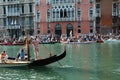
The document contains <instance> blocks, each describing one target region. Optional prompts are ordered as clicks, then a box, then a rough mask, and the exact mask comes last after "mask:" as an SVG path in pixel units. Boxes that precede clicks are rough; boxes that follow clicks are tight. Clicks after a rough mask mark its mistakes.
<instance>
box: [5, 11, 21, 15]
mask: <svg viewBox="0 0 120 80" xmlns="http://www.w3.org/2000/svg"><path fill="white" fill-rule="evenodd" d="M6 16H20V12H15V13H7V14H6Z"/></svg>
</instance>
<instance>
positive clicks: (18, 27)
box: [6, 25, 20, 29]
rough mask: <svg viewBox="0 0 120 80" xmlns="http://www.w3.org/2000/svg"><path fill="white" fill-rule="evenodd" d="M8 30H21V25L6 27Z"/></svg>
mask: <svg viewBox="0 0 120 80" xmlns="http://www.w3.org/2000/svg"><path fill="white" fill-rule="evenodd" d="M6 29H20V25H14V26H12V25H9V26H6Z"/></svg>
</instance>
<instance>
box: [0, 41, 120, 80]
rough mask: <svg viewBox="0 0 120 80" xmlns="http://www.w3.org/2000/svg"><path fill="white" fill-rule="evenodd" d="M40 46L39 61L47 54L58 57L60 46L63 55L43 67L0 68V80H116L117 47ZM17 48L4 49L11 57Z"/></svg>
mask: <svg viewBox="0 0 120 80" xmlns="http://www.w3.org/2000/svg"><path fill="white" fill-rule="evenodd" d="M44 46H45V47H44ZM44 46H43V45H40V55H41V57H46V56H49V55H48V54H47V53H48V52H51V53H53V54H59V53H60V52H62V51H63V46H66V50H67V55H66V57H65V58H64V59H62V60H60V61H59V63H58V62H56V63H53V64H50V65H48V66H46V67H38V68H36V67H35V68H26V67H25V68H13V69H10V68H7V69H6V68H1V69H0V80H21V79H22V80H119V76H120V63H119V61H120V54H119V52H120V50H119V47H120V44H118V43H117V44H110V43H109V44H108V43H103V44H79V45H71V44H68V45H63V44H54V45H44ZM19 48H20V47H6V48H4V49H7V50H8V51H9V52H10V54H9V55H12V56H13V55H14V53H16V52H17V50H19ZM46 49H47V50H46ZM14 51H16V52H14ZM11 53H12V54H11ZM4 74H5V75H4ZM6 76H7V77H6ZM13 78H14V79H13Z"/></svg>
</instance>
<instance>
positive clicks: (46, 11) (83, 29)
mask: <svg viewBox="0 0 120 80" xmlns="http://www.w3.org/2000/svg"><path fill="white" fill-rule="evenodd" d="M35 31H36V34H49V33H51V34H57V35H66V36H70V33H72V34H73V35H75V36H77V35H80V34H94V33H96V27H95V1H94V0H35Z"/></svg>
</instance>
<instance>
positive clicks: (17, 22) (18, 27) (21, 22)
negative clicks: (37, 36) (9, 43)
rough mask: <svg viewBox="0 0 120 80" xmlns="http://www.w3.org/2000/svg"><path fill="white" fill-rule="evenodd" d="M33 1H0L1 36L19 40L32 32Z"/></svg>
mask: <svg viewBox="0 0 120 80" xmlns="http://www.w3.org/2000/svg"><path fill="white" fill-rule="evenodd" d="M33 20H34V0H0V32H1V36H9V37H10V38H19V37H20V36H22V35H25V31H26V30H28V29H29V33H30V35H32V34H33V32H34V21H33Z"/></svg>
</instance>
